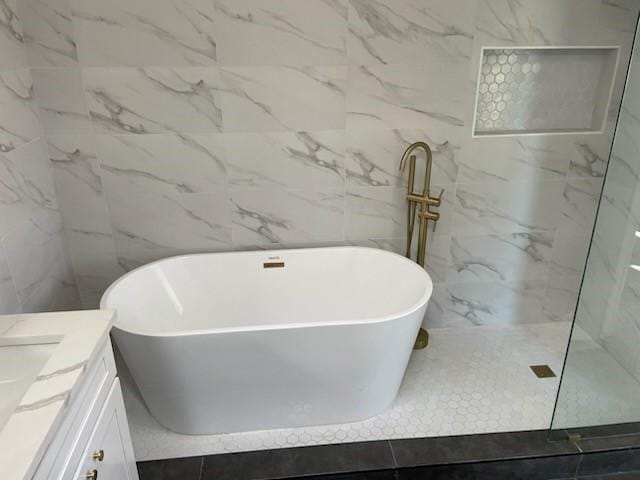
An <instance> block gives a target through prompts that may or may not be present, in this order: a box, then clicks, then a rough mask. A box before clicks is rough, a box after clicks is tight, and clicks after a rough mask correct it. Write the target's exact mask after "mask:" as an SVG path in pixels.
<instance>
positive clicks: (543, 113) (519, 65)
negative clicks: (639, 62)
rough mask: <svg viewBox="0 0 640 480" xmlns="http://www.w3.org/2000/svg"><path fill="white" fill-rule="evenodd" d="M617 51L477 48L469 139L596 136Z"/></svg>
mask: <svg viewBox="0 0 640 480" xmlns="http://www.w3.org/2000/svg"><path fill="white" fill-rule="evenodd" d="M618 52H619V48H618V47H518V48H512V47H510V48H495V47H491V48H488V47H485V48H483V49H482V55H481V59H482V60H481V62H480V72H479V74H478V86H477V91H476V110H475V116H474V131H473V135H474V136H490V135H491V136H494V135H527V134H549V133H576V132H585V133H588V132H599V131H602V129H603V127H604V122H605V119H606V112H607V110H608V108H609V101H610V99H611V91H612V88H613V80H614V77H615V72H616V67H617V63H618Z"/></svg>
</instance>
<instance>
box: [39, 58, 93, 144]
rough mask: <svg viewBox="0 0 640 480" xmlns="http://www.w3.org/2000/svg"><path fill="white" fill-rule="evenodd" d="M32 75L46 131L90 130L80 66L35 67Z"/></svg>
mask: <svg viewBox="0 0 640 480" xmlns="http://www.w3.org/2000/svg"><path fill="white" fill-rule="evenodd" d="M31 75H32V76H33V86H34V90H35V96H36V100H37V101H38V107H39V109H40V118H41V120H42V126H43V129H44V132H45V133H46V134H48V135H55V134H71V133H74V134H75V133H90V132H91V121H90V119H89V112H88V110H87V103H86V101H85V96H84V91H83V89H82V78H81V75H80V70H79V69H77V68H68V69H67V68H55V69H54V68H35V69H32V70H31Z"/></svg>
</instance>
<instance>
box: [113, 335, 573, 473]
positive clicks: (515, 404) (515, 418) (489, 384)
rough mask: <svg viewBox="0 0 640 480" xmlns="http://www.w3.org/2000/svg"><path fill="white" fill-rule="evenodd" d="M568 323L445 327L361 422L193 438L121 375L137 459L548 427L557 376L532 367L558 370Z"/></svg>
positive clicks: (416, 356) (418, 354) (419, 353)
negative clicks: (391, 399)
mask: <svg viewBox="0 0 640 480" xmlns="http://www.w3.org/2000/svg"><path fill="white" fill-rule="evenodd" d="M568 330H569V324H567V323H553V324H541V325H529V326H518V327H473V328H464V329H459V328H456V329H454V328H443V329H433V330H431V331H430V333H431V340H430V345H429V347H428V348H427V349H425V350H422V351H417V352H414V354H413V357H412V359H411V362H410V364H409V368H408V370H407V374H406V376H405V379H404V382H403V384H402V387H401V388H400V392H399V394H398V397H397V399H396V401H395V403H394V404H393V406H392V407H391V408H390V409H388V410H387V411H385V412H384V413H382V414H381V415H378V416H377V417H374V418H371V419H369V420H366V421H363V422H357V423H350V424H343V425H329V426H318V427H307V428H293V429H292V428H289V429H280V430H269V431H258V432H246V433H233V434H225V435H202V436H187V435H179V434H177V433H173V432H171V431H168V430H166V429H164V428H163V427H161V426H160V425H158V423H157V422H155V420H154V419H153V418H152V417H151V416H150V414H149V413H148V412H147V410H146V408H145V407H144V405H143V403H142V402H141V400H140V398H139V397H138V395H137V393H136V392H135V391H134V389H132V388H131V387H130V380H128V379H127V378H126V375H125V378H123V384H124V387H125V392H124V393H125V403H126V406H127V412H128V415H129V422H130V424H131V433H132V437H133V444H134V448H135V451H136V457H137V458H138V459H139V460H152V459H159V458H171V457H182V456H191V455H201V454H215V453H227V452H239V451H247V450H260V449H269V448H278V447H292V446H303V445H318V444H327V443H341V442H355V441H364V440H379V439H387V438H408V437H425V436H441V435H459V434H470V433H486V432H500V431H515V430H529V429H542V428H548V426H549V423H550V421H551V414H552V411H553V404H554V401H555V393H556V389H557V386H558V379H557V378H549V379H538V378H537V377H536V376H535V375H534V374H533V373H532V372H531V371H530V369H529V365H535V364H549V365H550V366H551V367H552V368H553V369H554V370H555V371H556V372H557V373H558V375H559V374H560V369H561V365H562V361H563V356H564V349H565V346H566V342H567V336H568Z"/></svg>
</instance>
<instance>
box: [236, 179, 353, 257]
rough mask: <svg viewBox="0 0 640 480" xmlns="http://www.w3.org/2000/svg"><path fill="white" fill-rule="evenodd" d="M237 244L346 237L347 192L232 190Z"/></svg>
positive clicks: (270, 189) (308, 240)
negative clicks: (345, 204)
mask: <svg viewBox="0 0 640 480" xmlns="http://www.w3.org/2000/svg"><path fill="white" fill-rule="evenodd" d="M231 216H232V220H233V226H232V236H233V243H234V245H260V244H280V245H289V244H293V243H306V242H326V241H336V240H339V241H341V240H343V239H344V191H343V190H342V189H340V190H318V191H316V190H288V189H283V188H274V187H246V188H234V189H232V190H231Z"/></svg>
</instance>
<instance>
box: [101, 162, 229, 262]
mask: <svg viewBox="0 0 640 480" xmlns="http://www.w3.org/2000/svg"><path fill="white" fill-rule="evenodd" d="M102 181H103V185H104V188H105V193H106V197H107V204H108V207H109V214H110V217H111V226H112V231H113V235H114V239H115V242H116V252H117V253H119V250H120V249H133V248H142V249H149V250H150V251H153V250H161V249H183V250H184V251H189V250H190V249H192V250H196V249H205V250H221V249H225V248H228V246H229V244H230V241H231V232H230V219H229V207H228V192H227V188H226V186H221V187H219V188H217V189H215V190H211V191H210V192H207V193H198V194H184V193H183V194H181V193H175V192H171V193H170V192H168V191H166V189H165V188H164V187H162V188H155V187H152V186H150V185H147V186H146V188H145V187H143V186H141V185H140V184H137V183H135V182H134V181H132V180H130V179H127V178H126V177H123V176H120V175H114V174H112V173H110V172H109V171H108V170H102Z"/></svg>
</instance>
